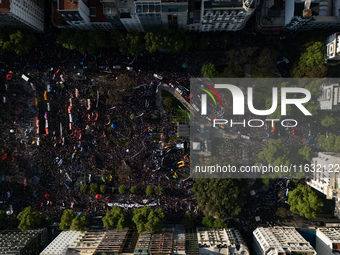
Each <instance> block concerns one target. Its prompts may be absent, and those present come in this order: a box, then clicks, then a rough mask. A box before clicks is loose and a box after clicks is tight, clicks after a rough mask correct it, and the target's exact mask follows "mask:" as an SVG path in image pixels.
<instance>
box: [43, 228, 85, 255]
mask: <svg viewBox="0 0 340 255" xmlns="http://www.w3.org/2000/svg"><path fill="white" fill-rule="evenodd" d="M79 234H80V231H72V230H64V231H63V232H61V233H60V234H59V235H58V236H57V237H56V238H55V239H54V240H53V241H52V242H51V243H50V244H49V245H48V246H47V247H46V248H45V249H44V250H43V251H42V252H41V253H40V255H50V254H53V255H59V254H60V255H64V254H66V251H67V249H68V247H69V246H70V245H71V244H72V243H73V242H74V241H75V240H76V239H77V238H78V236H79Z"/></svg>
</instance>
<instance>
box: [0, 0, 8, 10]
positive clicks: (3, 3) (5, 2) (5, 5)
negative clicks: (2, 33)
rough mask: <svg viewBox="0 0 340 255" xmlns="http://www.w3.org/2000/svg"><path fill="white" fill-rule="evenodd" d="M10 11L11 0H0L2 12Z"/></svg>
mask: <svg viewBox="0 0 340 255" xmlns="http://www.w3.org/2000/svg"><path fill="white" fill-rule="evenodd" d="M8 11H9V0H2V1H0V12H8Z"/></svg>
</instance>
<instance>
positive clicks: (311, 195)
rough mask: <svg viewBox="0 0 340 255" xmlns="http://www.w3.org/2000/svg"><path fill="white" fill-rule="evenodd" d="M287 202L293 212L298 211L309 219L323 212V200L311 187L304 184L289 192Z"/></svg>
mask: <svg viewBox="0 0 340 255" xmlns="http://www.w3.org/2000/svg"><path fill="white" fill-rule="evenodd" d="M287 203H288V204H289V205H290V210H291V211H292V212H293V213H298V214H300V215H301V216H303V217H305V218H307V219H311V218H316V216H317V214H318V213H321V212H322V210H321V207H322V206H323V203H322V201H321V200H320V199H319V198H318V196H317V195H316V193H315V192H314V191H313V190H312V188H311V187H306V186H304V185H299V186H298V187H297V188H296V189H294V190H293V191H290V192H289V194H288V202H287Z"/></svg>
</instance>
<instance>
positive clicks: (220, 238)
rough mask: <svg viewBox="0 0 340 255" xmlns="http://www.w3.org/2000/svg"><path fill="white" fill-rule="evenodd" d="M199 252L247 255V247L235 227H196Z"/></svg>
mask: <svg viewBox="0 0 340 255" xmlns="http://www.w3.org/2000/svg"><path fill="white" fill-rule="evenodd" d="M197 240H198V245H199V254H202V255H208V254H209V255H211V254H216V255H217V254H228V255H241V254H242V255H249V254H250V253H249V250H248V247H247V246H246V244H245V242H244V241H243V239H242V236H241V235H240V233H239V232H238V231H237V230H235V229H225V228H224V229H211V228H197Z"/></svg>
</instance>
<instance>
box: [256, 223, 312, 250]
mask: <svg viewBox="0 0 340 255" xmlns="http://www.w3.org/2000/svg"><path fill="white" fill-rule="evenodd" d="M253 251H254V254H256V255H285V254H304V255H316V254H317V253H316V251H315V250H314V248H313V247H312V246H311V245H310V243H309V242H307V241H306V240H305V239H304V238H303V237H302V236H301V235H300V234H299V233H298V232H297V231H296V229H295V228H293V227H270V228H263V227H259V228H257V229H255V230H254V231H253Z"/></svg>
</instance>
